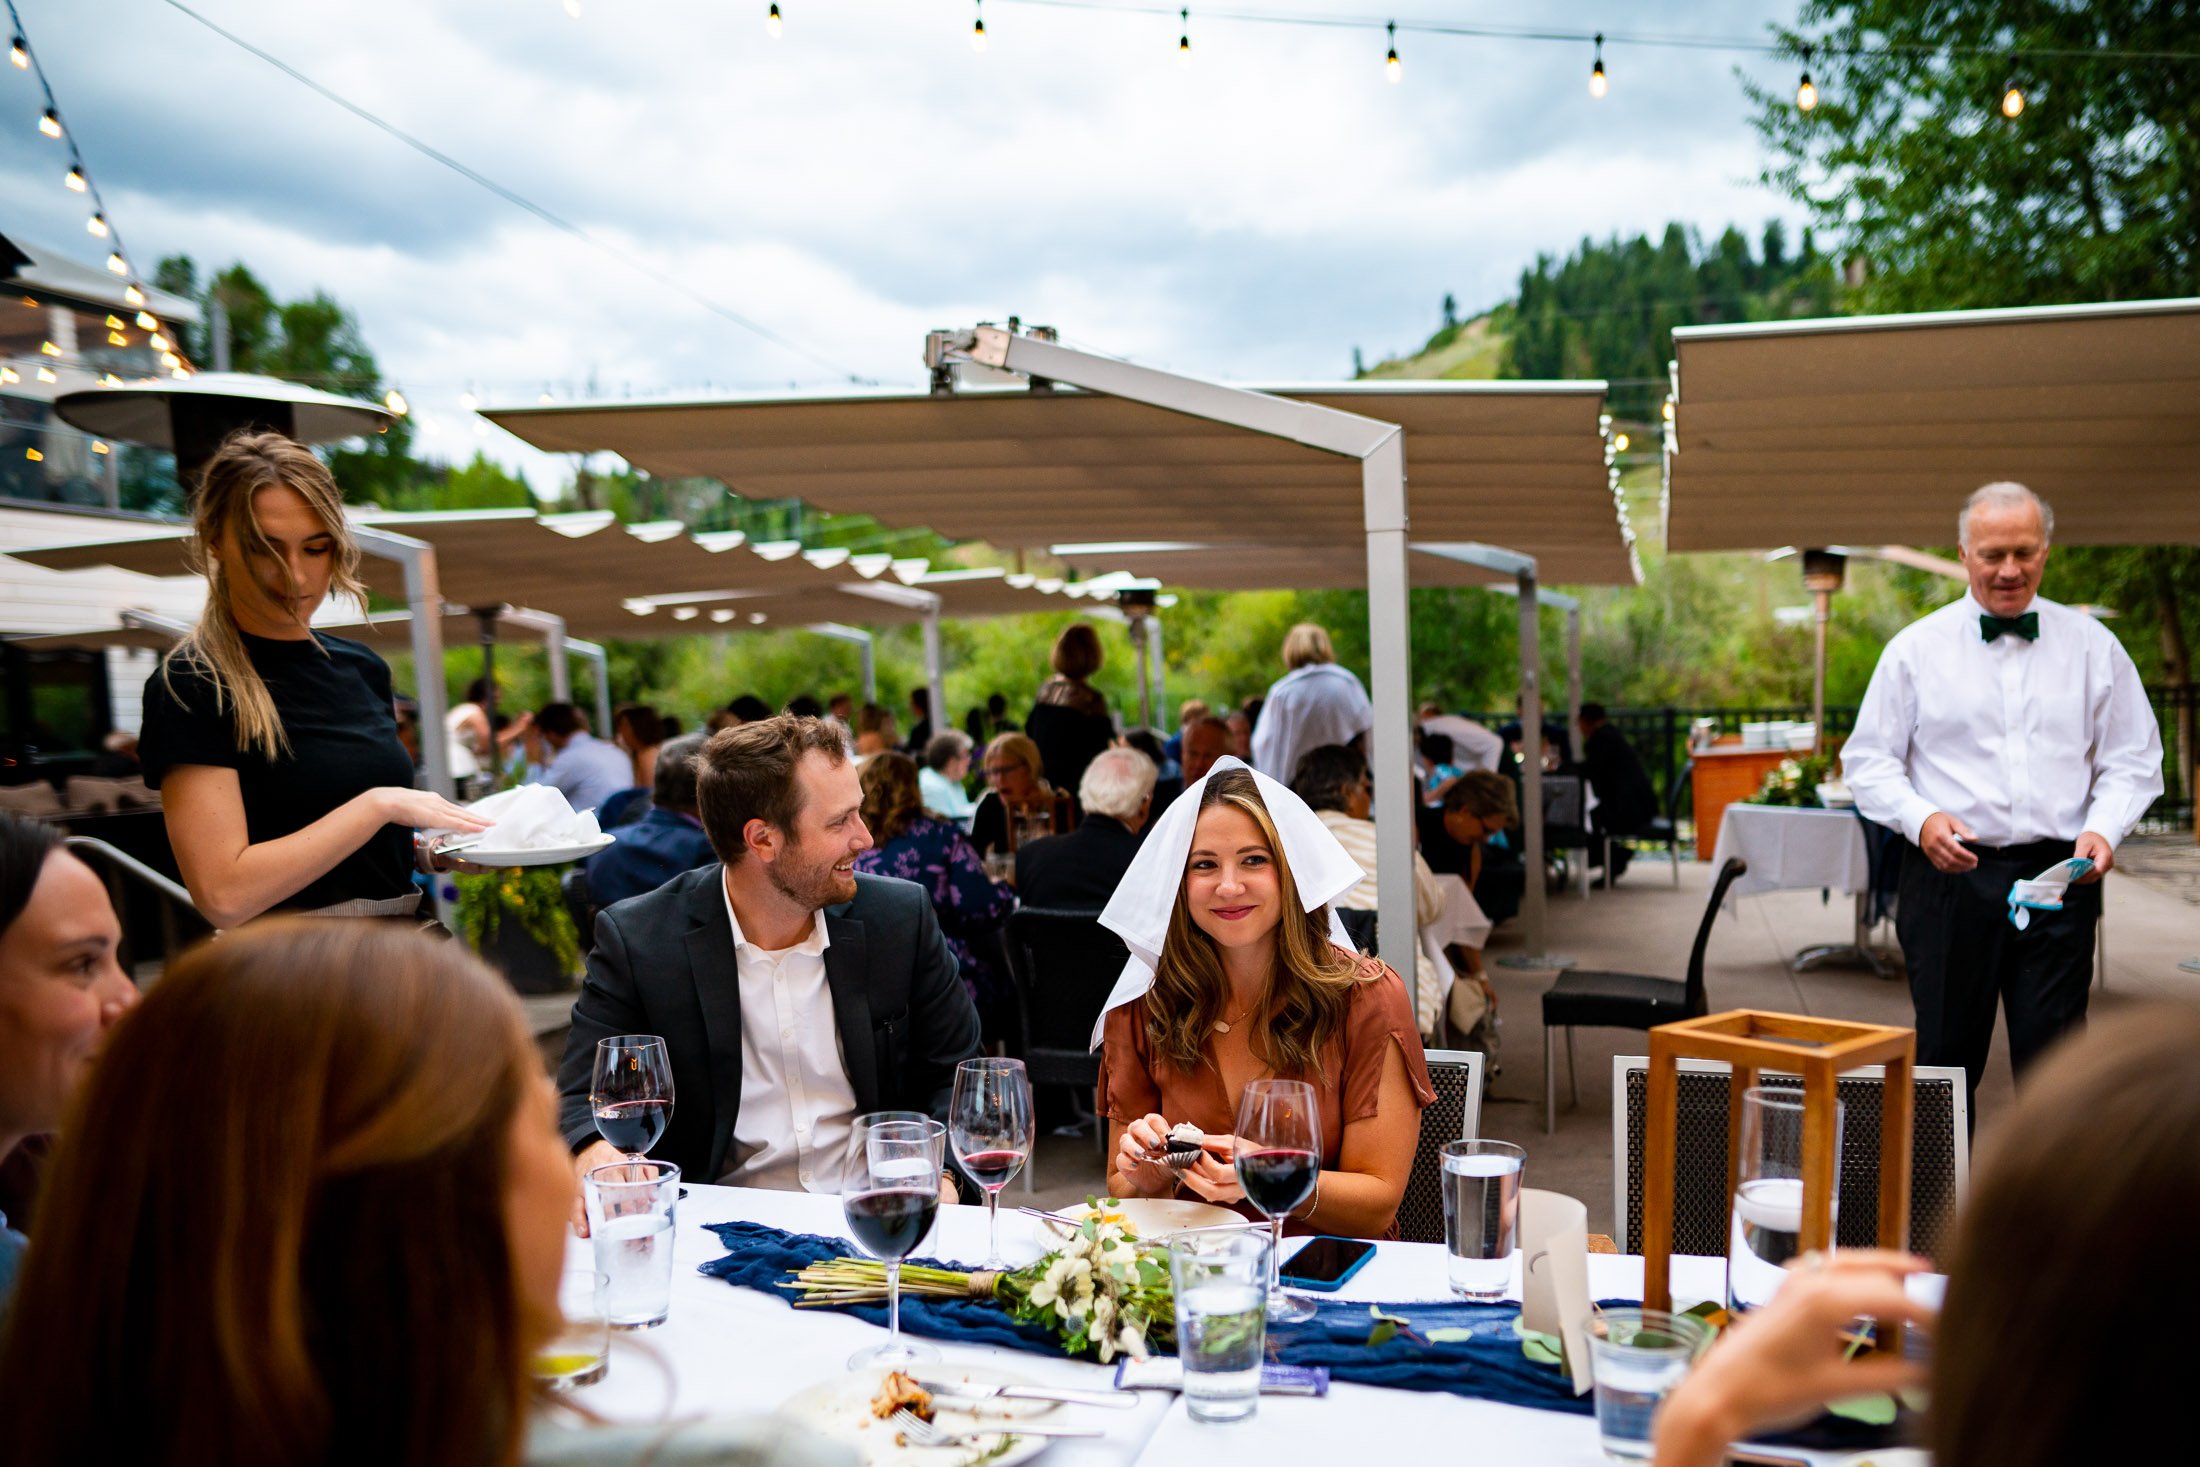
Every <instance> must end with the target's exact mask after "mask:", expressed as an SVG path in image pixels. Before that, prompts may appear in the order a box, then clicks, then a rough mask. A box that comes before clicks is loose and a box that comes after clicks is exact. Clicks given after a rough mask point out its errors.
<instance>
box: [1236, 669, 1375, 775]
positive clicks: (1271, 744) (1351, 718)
mask: <svg viewBox="0 0 2200 1467" xmlns="http://www.w3.org/2000/svg"><path fill="white" fill-rule="evenodd" d="M1374 723H1375V705H1374V704H1372V703H1370V702H1369V701H1368V699H1367V689H1366V688H1363V687H1361V686H1360V679H1359V677H1358V676H1357V675H1356V674H1355V673H1354V672H1353V671H1352V669H1351V668H1349V667H1344V666H1341V665H1339V664H1337V663H1334V662H1314V663H1309V664H1308V665H1307V666H1305V667H1301V668H1298V669H1296V670H1295V671H1292V672H1288V673H1285V674H1284V675H1283V676H1282V677H1280V678H1278V679H1277V680H1276V682H1275V685H1274V686H1273V687H1271V688H1269V690H1268V697H1267V698H1266V699H1265V700H1264V701H1263V702H1262V704H1261V709H1260V722H1259V723H1257V724H1255V725H1253V759H1252V764H1253V767H1254V768H1255V769H1258V770H1259V771H1260V772H1261V773H1263V774H1265V775H1267V776H1268V777H1269V778H1270V779H1273V780H1277V781H1280V782H1281V783H1284V784H1289V783H1290V782H1291V776H1292V775H1293V774H1295V773H1297V772H1298V767H1299V759H1300V758H1301V757H1302V756H1303V755H1304V754H1305V753H1306V752H1307V750H1309V749H1319V748H1322V747H1324V746H1325V745H1328V744H1349V743H1351V742H1352V741H1353V740H1354V739H1356V738H1358V737H1359V736H1360V735H1361V734H1363V733H1366V732H1367V731H1368V729H1370V728H1372V727H1373V726H1374Z"/></svg>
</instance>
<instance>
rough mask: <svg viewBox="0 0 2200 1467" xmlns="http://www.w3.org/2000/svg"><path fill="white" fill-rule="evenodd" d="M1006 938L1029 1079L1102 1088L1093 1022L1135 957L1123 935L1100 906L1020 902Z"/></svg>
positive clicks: (1019, 1036)
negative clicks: (1104, 921) (1108, 924)
mask: <svg viewBox="0 0 2200 1467" xmlns="http://www.w3.org/2000/svg"><path fill="white" fill-rule="evenodd" d="M1005 940H1006V943H1007V947H1008V971H1009V978H1010V981H1011V982H1013V983H1014V984H1015V986H1016V999H1017V1009H1018V1011H1019V1012H1018V1031H1019V1032H1018V1038H1019V1039H1020V1041H1021V1048H1020V1050H1019V1053H1020V1054H1021V1056H1022V1058H1023V1061H1024V1068H1025V1069H1026V1070H1027V1071H1028V1072H1029V1073H1030V1075H1031V1083H1032V1084H1034V1085H1050V1084H1051V1085H1075V1086H1079V1087H1082V1088H1085V1089H1091V1088H1092V1087H1094V1086H1097V1085H1098V1084H1099V1083H1100V1056H1099V1054H1098V1052H1096V1051H1094V1050H1093V1049H1092V1047H1091V1046H1092V1026H1093V1023H1094V1021H1095V1020H1097V1019H1098V1018H1099V1017H1100V1011H1101V1009H1102V1008H1104V1007H1105V1006H1106V1004H1107V1001H1108V994H1109V993H1110V992H1111V991H1113V989H1114V988H1115V980H1116V979H1117V978H1119V977H1121V976H1122V973H1123V964H1124V963H1125V962H1126V961H1128V960H1129V958H1130V951H1129V949H1127V948H1125V947H1124V946H1123V939H1121V938H1119V937H1117V936H1116V935H1115V934H1114V933H1112V932H1110V931H1108V929H1107V928H1105V927H1102V926H1101V925H1100V913H1099V911H1098V910H1097V909H1092V910H1078V909H1071V908H1050V907H1018V908H1017V909H1016V910H1015V911H1014V912H1011V913H1010V914H1009V918H1008V925H1007V930H1006V933H1005Z"/></svg>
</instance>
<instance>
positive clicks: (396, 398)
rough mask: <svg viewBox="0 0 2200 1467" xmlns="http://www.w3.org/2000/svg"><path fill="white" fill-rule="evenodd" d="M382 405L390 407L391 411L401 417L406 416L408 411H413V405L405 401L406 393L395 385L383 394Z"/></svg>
mask: <svg viewBox="0 0 2200 1467" xmlns="http://www.w3.org/2000/svg"><path fill="white" fill-rule="evenodd" d="M382 406H384V407H386V408H388V409H389V410H390V411H391V412H393V413H395V414H397V415H398V416H399V417H401V418H402V417H403V416H405V414H406V413H408V412H410V411H412V409H411V407H410V406H409V405H407V403H406V402H405V394H404V393H402V392H399V391H398V390H397V389H396V388H394V387H392V388H391V389H390V390H389V391H388V392H385V393H383V394H382Z"/></svg>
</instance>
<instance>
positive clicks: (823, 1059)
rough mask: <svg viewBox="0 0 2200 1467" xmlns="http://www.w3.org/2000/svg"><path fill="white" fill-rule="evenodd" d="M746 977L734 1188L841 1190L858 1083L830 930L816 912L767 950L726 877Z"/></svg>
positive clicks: (730, 1156) (728, 1179) (737, 960)
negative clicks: (751, 932)
mask: <svg viewBox="0 0 2200 1467" xmlns="http://www.w3.org/2000/svg"><path fill="white" fill-rule="evenodd" d="M718 889H719V894H720V895H721V896H722V897H724V898H725V903H726V921H727V922H729V923H731V924H732V927H733V961H734V967H735V969H736V970H737V971H738V972H739V974H740V980H741V1110H740V1112H739V1114H737V1115H736V1116H735V1117H734V1120H733V1146H732V1148H731V1149H730V1150H729V1151H728V1153H727V1160H728V1161H729V1162H730V1163H731V1165H730V1166H729V1167H728V1168H727V1170H726V1174H725V1175H724V1176H722V1177H720V1178H719V1179H718V1180H719V1181H720V1182H721V1183H723V1184H724V1185H726V1186H729V1187H770V1188H773V1189H775V1190H777V1191H781V1192H838V1191H839V1190H840V1183H841V1175H842V1171H843V1169H844V1168H845V1167H846V1165H847V1160H848V1143H849V1139H850V1137H851V1136H852V1135H853V1134H854V1130H855V1126H854V1122H855V1115H856V1092H855V1087H854V1086H853V1085H851V1084H850V1083H849V1082H848V1065H847V1061H846V1060H845V1059H844V1058H843V1057H842V1055H841V1052H840V1025H839V1024H838V1023H837V1022H836V1021H835V1020H834V1018H833V995H832V991H831V990H830V989H829V988H827V987H826V984H825V949H826V948H827V947H828V946H830V945H831V938H830V937H828V936H827V935H826V931H825V914H824V913H823V912H819V913H817V914H816V917H815V925H814V926H812V927H811V929H810V935H809V936H808V937H806V938H804V939H803V940H802V941H801V942H799V943H797V944H795V945H794V946H793V947H789V948H781V949H780V950H779V951H777V952H770V951H767V950H766V949H764V948H760V947H758V946H756V944H754V943H752V942H750V941H749V940H748V939H747V938H746V937H744V936H742V933H741V918H740V917H739V916H738V915H737V914H736V913H735V912H734V910H733V894H732V893H731V892H729V891H727V890H726V887H725V882H724V880H723V879H722V878H721V879H720V881H719V883H718Z"/></svg>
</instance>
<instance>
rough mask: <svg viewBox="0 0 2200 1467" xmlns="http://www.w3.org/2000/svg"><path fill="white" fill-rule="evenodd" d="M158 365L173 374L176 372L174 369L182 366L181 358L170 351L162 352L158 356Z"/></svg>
mask: <svg viewBox="0 0 2200 1467" xmlns="http://www.w3.org/2000/svg"><path fill="white" fill-rule="evenodd" d="M160 364H161V365H162V366H164V367H166V368H167V369H168V370H169V371H171V372H173V371H175V370H176V368H178V367H180V366H182V365H183V358H182V357H179V356H177V355H176V354H175V353H174V352H172V351H164V352H162V353H161V354H160Z"/></svg>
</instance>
